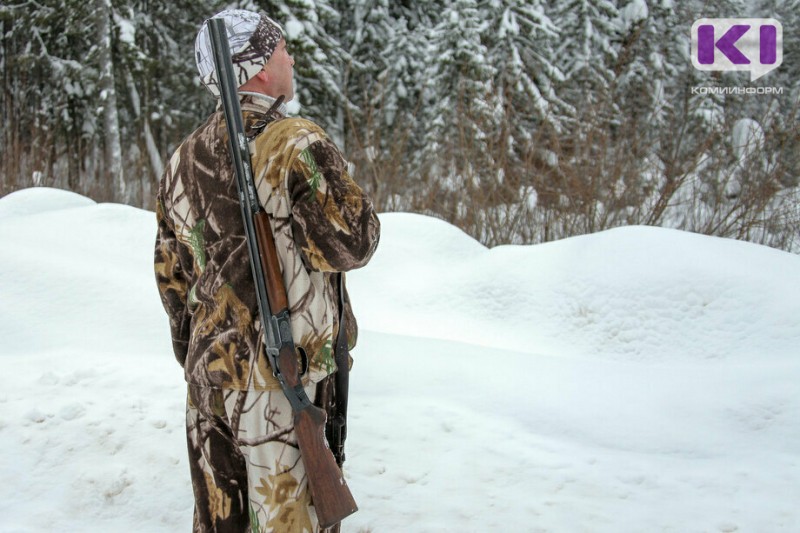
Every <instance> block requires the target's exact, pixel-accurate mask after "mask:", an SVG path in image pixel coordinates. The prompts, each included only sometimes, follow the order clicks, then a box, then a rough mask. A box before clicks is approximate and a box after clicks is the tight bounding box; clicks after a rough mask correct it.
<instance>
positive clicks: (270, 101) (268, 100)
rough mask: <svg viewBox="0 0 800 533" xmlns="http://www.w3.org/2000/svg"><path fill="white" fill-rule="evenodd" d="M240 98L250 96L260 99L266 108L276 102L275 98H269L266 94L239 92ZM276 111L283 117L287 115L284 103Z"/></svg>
mask: <svg viewBox="0 0 800 533" xmlns="http://www.w3.org/2000/svg"><path fill="white" fill-rule="evenodd" d="M242 96H252V97H253V98H260V99H262V100H264V103H265V104H266V106H267V107H272V104H274V103H275V100H276V99H275V98H273V97H271V96H269V95H268V94H264V93H258V92H253V91H239V97H240V98H241V97H242ZM277 111H278V112H279V113H280V114H281V115H283V116H284V117H285V116H286V115H287V110H286V103H281V105H279V106H278V108H277Z"/></svg>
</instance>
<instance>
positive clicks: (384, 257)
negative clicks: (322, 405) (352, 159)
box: [351, 214, 800, 360]
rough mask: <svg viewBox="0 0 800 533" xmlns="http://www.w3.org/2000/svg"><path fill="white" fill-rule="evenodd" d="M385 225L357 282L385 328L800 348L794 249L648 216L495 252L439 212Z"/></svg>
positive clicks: (621, 353)
mask: <svg viewBox="0 0 800 533" xmlns="http://www.w3.org/2000/svg"><path fill="white" fill-rule="evenodd" d="M381 222H382V237H381V245H380V246H379V248H378V252H377V253H376V256H375V258H374V259H373V260H372V262H371V263H370V264H369V265H368V266H367V267H365V268H364V269H363V271H360V272H358V273H357V274H354V275H353V276H352V277H353V283H352V284H351V285H352V289H351V292H352V293H353V301H354V302H355V305H356V306H357V309H356V311H361V314H360V316H364V318H363V319H362V320H361V324H362V326H364V327H366V328H368V329H371V330H374V331H383V332H387V333H395V334H401V335H415V336H421V337H434V338H440V339H449V340H457V341H461V342H467V343H471V344H482V345H486V346H494V347H499V348H507V349H513V350H522V351H528V352H537V353H557V354H561V355H571V356H586V357H608V358H615V359H620V358H621V359H630V360H661V359H667V358H675V357H678V358H688V359H727V358H733V357H749V356H752V354H758V356H759V357H772V356H779V355H797V354H798V349H797V346H800V326H798V323H797V321H796V319H795V318H794V317H797V316H798V315H800V285H798V284H797V283H789V282H787V280H791V279H798V278H800V257H798V256H796V255H792V254H789V253H785V252H781V251H778V250H774V249H771V248H767V247H764V246H759V245H754V244H750V243H744V242H739V241H733V240H729V239H721V238H716V237H708V236H703V235H697V234H691V233H687V232H682V231H677V230H672V229H663V228H655V227H644V226H631V227H624V228H617V229H613V230H609V231H604V232H601V233H597V234H592V235H585V236H581V237H574V238H570V239H565V240H562V241H557V242H552V243H547V244H541V245H535V246H499V247H496V248H493V249H491V250H489V249H486V248H485V247H482V246H481V245H480V244H479V243H477V242H475V241H474V240H473V239H471V238H470V237H468V236H467V235H465V234H463V233H462V232H460V231H459V230H457V229H456V228H453V227H452V226H450V225H449V224H446V223H444V222H442V221H439V220H436V219H431V218H427V217H422V216H418V215H406V214H384V215H382V216H381ZM374 287H380V289H381V290H379V291H375V290H371V289H372V288H374Z"/></svg>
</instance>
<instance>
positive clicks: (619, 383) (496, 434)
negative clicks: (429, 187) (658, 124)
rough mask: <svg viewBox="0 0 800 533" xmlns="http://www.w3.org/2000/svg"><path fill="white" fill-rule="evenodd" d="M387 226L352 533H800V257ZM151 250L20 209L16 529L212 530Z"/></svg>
mask: <svg viewBox="0 0 800 533" xmlns="http://www.w3.org/2000/svg"><path fill="white" fill-rule="evenodd" d="M381 222H382V227H383V232H382V238H381V244H380V247H379V249H378V252H377V253H376V256H375V258H374V259H373V261H372V262H371V263H370V264H369V265H368V266H367V267H366V268H364V269H362V270H359V271H355V272H352V273H350V274H349V275H348V280H349V285H350V287H351V296H352V300H353V302H354V305H355V310H356V312H357V316H358V317H359V323H360V327H361V335H360V338H359V345H358V347H357V348H356V350H355V351H354V357H355V360H356V362H355V365H354V368H353V373H352V377H351V400H350V406H351V407H350V411H351V422H350V427H349V439H348V463H347V466H346V472H347V477H348V481H349V484H350V487H351V489H352V490H353V492H354V495H355V497H356V499H357V501H358V503H359V507H360V511H359V512H358V513H356V514H355V515H353V516H352V517H351V518H349V519H347V520H346V522H345V524H344V528H343V530H344V531H351V532H357V531H365V532H366V531H374V532H382V531H414V532H429V531H430V532H434V531H437V532H438V531H553V532H573V531H592V532H614V533H616V532H628V531H629V532H639V531H681V532H693V531H697V532H700V531H797V530H798V528H800V511H798V509H797V505H796V502H797V501H798V499H800V444H799V443H800V389H798V387H797V383H798V380H800V360H798V355H799V354H798V346H800V320H798V316H800V286H798V284H797V279H798V277H800V257H798V256H796V255H792V254H788V253H785V252H780V251H777V250H774V249H770V248H765V247H762V246H757V245H753V244H748V243H743V242H737V241H732V240H725V239H718V238H712V237H706V236H700V235H694V234H688V233H684V232H680V231H675V230H668V229H659V228H647V227H628V228H620V229H617V230H612V231H606V232H602V233H598V234H594V235H588V236H583V237H575V238H571V239H566V240H563V241H557V242H553V243H548V244H541V245H535V246H501V247H497V248H493V249H491V250H490V249H487V248H485V247H484V246H482V245H481V244H479V243H478V242H476V241H474V240H473V239H471V238H470V237H468V236H467V235H465V234H464V233H463V232H461V231H460V230H458V229H457V228H455V227H453V226H451V225H449V224H447V223H445V222H442V221H440V220H436V219H432V218H428V217H424V216H420V215H411V214H383V215H381ZM154 231H155V217H154V214H153V213H152V212H148V211H143V210H139V209H135V208H132V207H127V206H122V205H115V204H102V203H101V204H97V203H95V202H93V201H91V200H89V199H86V198H83V197H80V196H78V195H75V194H72V193H67V192H64V191H57V190H54V189H45V188H37V189H29V190H24V191H19V192H16V193H13V194H10V195H8V196H6V197H4V198H2V199H0V265H2V266H1V267H0V291H1V292H0V293H1V294H2V298H1V299H0V316H2V318H3V319H2V320H0V337H1V338H2V339H3V343H2V345H1V346H2V348H0V358H1V360H2V364H3V368H4V371H3V373H2V377H0V446H2V449H3V450H4V453H3V454H2V456H0V479H2V481H3V483H2V484H0V517H2V518H0V530H2V531H4V532H40V531H41V532H44V531H82V532H93V531H97V532H100V531H119V532H126V531H147V532H151V531H152V532H174V531H188V530H189V529H190V528H191V510H192V495H191V488H190V485H189V471H188V465H187V460H186V450H185V437H184V432H183V412H184V398H185V396H184V395H185V392H184V391H185V385H184V383H183V377H182V372H181V370H180V368H179V367H178V365H177V363H175V361H174V359H173V357H172V353H171V345H170V340H169V330H168V326H167V320H166V316H165V315H164V312H163V310H162V308H161V304H160V302H159V300H158V295H157V292H156V288H155V282H154V276H153V273H152V245H153V239H154ZM43 508H46V509H47V512H46V513H42V512H41V510H42V509H43Z"/></svg>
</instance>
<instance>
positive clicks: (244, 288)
mask: <svg viewBox="0 0 800 533" xmlns="http://www.w3.org/2000/svg"><path fill="white" fill-rule="evenodd" d="M270 100H271V99H266V98H261V97H253V96H247V97H245V98H244V100H243V101H242V111H243V115H244V118H245V128H246V130H247V131H248V134H251V135H253V136H254V138H253V140H252V141H251V143H250V150H251V153H252V162H253V174H254V178H255V182H256V187H257V190H258V195H259V198H260V199H261V202H262V205H263V206H264V207H265V210H266V211H267V213H268V215H269V218H270V222H271V224H272V228H273V232H274V236H275V244H276V248H277V250H278V254H279V256H280V262H281V267H282V272H283V278H284V282H285V284H286V288H287V293H288V297H289V306H290V312H291V323H292V333H293V335H294V340H295V344H296V345H297V346H298V348H299V349H300V350H302V351H304V352H305V354H306V355H307V358H308V361H309V363H310V364H309V371H308V373H307V374H306V375H305V376H304V382H306V383H309V382H316V381H319V380H321V379H322V378H323V377H325V376H326V375H328V374H330V373H331V372H333V371H334V370H335V369H336V365H335V363H334V354H333V346H334V344H335V338H336V334H337V333H338V328H339V323H340V320H339V316H338V308H337V302H338V297H339V295H338V288H337V287H336V284H335V283H333V280H334V279H335V274H336V273H337V272H346V271H349V270H352V269H354V268H358V267H361V266H363V265H365V264H366V263H367V261H369V259H370V258H371V256H372V254H373V253H374V251H375V248H376V247H377V244H378V237H379V231H380V225H379V222H378V218H377V216H376V214H375V211H374V209H373V207H372V203H371V202H370V200H369V199H368V198H367V197H366V195H365V194H364V192H363V191H362V190H361V188H359V187H358V185H357V184H356V183H355V182H354V181H353V180H352V179H351V177H350V175H349V174H348V172H347V162H346V161H345V159H344V157H343V156H342V155H341V153H340V152H339V150H338V149H337V148H336V146H335V145H334V143H333V142H332V141H331V140H330V139H329V138H328V137H327V135H326V134H325V132H324V131H323V130H322V129H321V128H320V127H319V126H317V125H316V124H314V123H312V122H310V121H307V120H303V119H297V118H284V117H283V116H282V115H281V114H280V113H278V112H275V111H273V112H272V113H271V114H267V111H268V110H269V104H270V103H271V101H270ZM227 143H228V140H227V131H226V128H225V121H224V117H223V115H222V112H221V111H217V112H215V113H213V114H212V115H211V116H210V117H209V119H208V120H207V121H206V123H205V124H204V125H203V126H201V127H200V128H198V129H197V130H196V131H195V132H193V133H192V134H191V135H190V136H189V137H188V138H187V139H186V140H185V141H184V142H183V143H182V144H181V146H180V147H179V148H178V149H177V150H176V152H175V154H174V155H173V157H172V159H171V160H170V163H169V165H168V168H167V169H166V170H165V173H164V177H163V179H162V181H161V184H160V187H159V192H158V203H157V218H158V236H157V240H156V249H155V269H156V278H157V281H158V287H159V291H160V293H161V298H162V302H163V304H164V307H165V309H166V311H167V314H168V315H169V319H170V326H171V329H172V340H173V348H174V351H175V355H176V357H177V359H178V361H179V362H180V363H181V364H182V365H183V367H184V370H185V375H186V380H187V381H188V382H189V383H191V384H194V385H199V386H205V387H216V388H228V389H252V390H271V389H276V388H278V384H277V382H276V381H275V379H274V378H273V376H272V370H271V369H270V368H269V364H268V362H267V360H266V355H265V353H264V347H263V335H262V333H261V332H262V326H261V321H260V318H259V316H258V308H257V303H256V298H255V289H254V284H253V280H252V274H251V270H250V263H249V258H248V252H247V243H246V239H245V236H244V229H243V224H242V219H241V208H240V206H239V199H238V189H237V186H236V181H235V177H234V175H233V169H232V165H231V161H230V156H229V153H228V146H227ZM345 293H346V290H345ZM345 299H346V304H345V311H344V312H345V317H346V320H345V324H346V325H347V335H348V342H349V344H350V345H351V347H352V346H354V345H355V341H356V335H357V329H356V322H355V317H354V316H353V313H352V308H351V306H350V303H349V298H346V294H345Z"/></svg>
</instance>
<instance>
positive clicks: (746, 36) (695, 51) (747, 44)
mask: <svg viewBox="0 0 800 533" xmlns="http://www.w3.org/2000/svg"><path fill="white" fill-rule="evenodd" d="M781 63H783V26H781V23H780V22H778V21H777V20H775V19H700V20H696V21H695V23H694V24H693V25H692V65H694V68H696V69H698V70H722V71H732V70H746V71H750V81H755V80H757V79H758V78H760V77H761V76H763V75H765V74H767V73H769V72H770V71H772V70H775V69H776V68H778V67H779V66H780V65H781Z"/></svg>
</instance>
